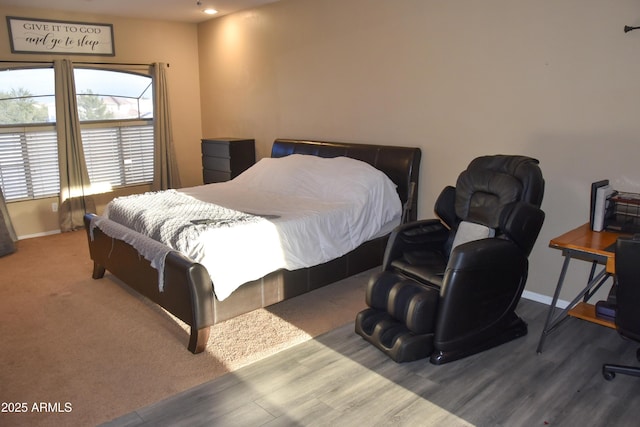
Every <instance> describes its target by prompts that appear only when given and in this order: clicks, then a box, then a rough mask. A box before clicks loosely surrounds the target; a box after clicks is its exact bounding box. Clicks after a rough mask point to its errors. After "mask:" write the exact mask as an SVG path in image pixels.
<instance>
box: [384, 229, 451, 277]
mask: <svg viewBox="0 0 640 427" xmlns="http://www.w3.org/2000/svg"><path fill="white" fill-rule="evenodd" d="M448 238H449V230H448V229H447V228H446V227H445V226H444V225H443V224H442V223H441V222H440V220H438V219H423V220H418V221H413V222H409V223H406V224H401V225H399V226H398V227H396V228H395V230H393V231H392V232H391V234H390V235H389V240H388V241H387V246H386V248H385V252H384V258H383V261H382V269H383V270H386V269H387V267H388V266H389V265H390V264H391V262H392V261H393V260H394V259H397V258H400V257H401V256H402V254H403V253H404V252H405V251H411V250H425V249H430V248H435V249H441V248H442V247H443V245H444V243H445V242H446V241H447V239H448Z"/></svg>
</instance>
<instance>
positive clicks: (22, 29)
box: [7, 16, 115, 56]
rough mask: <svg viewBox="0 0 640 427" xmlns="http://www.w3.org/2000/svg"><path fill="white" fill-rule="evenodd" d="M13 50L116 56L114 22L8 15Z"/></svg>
mask: <svg viewBox="0 0 640 427" xmlns="http://www.w3.org/2000/svg"><path fill="white" fill-rule="evenodd" d="M7 27H8V29H9V40H10V41H11V52H13V53H60V54H73V55H104V56H114V55H115V49H114V45H113V25H111V24H92V23H88V22H71V21H52V20H48V19H30V18H18V17H15V16H7Z"/></svg>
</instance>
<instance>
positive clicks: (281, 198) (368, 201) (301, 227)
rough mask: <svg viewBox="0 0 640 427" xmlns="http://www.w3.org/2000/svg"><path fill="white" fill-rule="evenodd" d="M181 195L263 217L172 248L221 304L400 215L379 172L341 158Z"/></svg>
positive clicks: (277, 162) (333, 254)
mask: <svg viewBox="0 0 640 427" xmlns="http://www.w3.org/2000/svg"><path fill="white" fill-rule="evenodd" d="M179 192H180V193H182V194H185V195H188V196H191V197H194V198H196V199H198V200H201V201H205V202H210V203H214V204H216V205H219V206H223V207H225V208H229V209H233V210H237V211H241V212H245V213H250V214H254V215H258V216H261V218H262V219H260V220H258V221H248V222H244V223H241V224H238V225H234V226H233V227H206V229H205V230H204V231H203V232H202V233H200V234H199V236H198V237H197V242H195V241H191V242H187V244H185V245H183V247H172V249H175V250H178V251H180V252H182V253H183V254H185V255H187V256H188V257H190V258H191V259H193V260H194V261H196V262H199V263H201V264H202V265H203V266H204V267H205V268H206V269H207V270H208V272H209V274H210V275H211V280H212V282H213V284H214V292H215V294H216V297H217V298H218V299H219V300H224V299H225V298H227V297H228V296H229V295H230V294H231V293H232V292H233V291H234V290H235V289H237V288H238V287H239V286H240V285H242V284H243V283H246V282H249V281H252V280H255V279H259V278H261V277H263V276H265V275H266V274H268V273H270V272H272V271H275V270H278V269H280V268H285V269H288V270H295V269H298V268H303V267H310V266H313V265H318V264H322V263H324V262H327V261H329V260H332V259H334V258H337V257H340V256H342V255H344V254H346V253H347V252H349V251H351V250H353V249H355V248H356V247H358V246H359V245H360V244H362V243H363V242H365V241H367V240H371V239H372V238H375V237H378V236H381V235H384V234H386V233H388V232H389V231H391V230H392V229H393V228H394V227H395V226H397V225H398V224H399V223H400V216H401V211H402V208H401V203H400V199H399V197H398V195H397V192H396V190H395V185H394V184H393V183H392V182H391V180H389V178H388V177H387V176H386V175H385V174H384V173H382V172H380V171H378V170H376V169H375V168H373V167H372V166H370V165H368V164H367V163H364V162H360V161H357V160H353V159H349V158H346V157H337V158H333V159H324V158H319V157H315V156H307V155H297V154H296V155H291V156H286V157H283V158H278V159H273V158H266V159H262V160H261V161H259V162H258V163H257V164H256V165H254V166H253V167H252V168H250V169H249V170H247V171H245V172H244V173H243V174H242V175H240V176H238V177H237V178H235V179H234V180H231V181H228V182H224V183H217V184H209V185H203V186H198V187H192V188H184V189H180V190H179ZM116 200H117V199H116ZM108 212H109V208H107V210H106V212H105V216H108ZM194 219H201V218H194ZM98 226H99V225H98ZM101 228H102V227H101ZM103 231H104V230H103ZM113 237H118V236H113ZM162 243H164V244H171V243H170V242H168V241H164V242H162ZM134 246H135V245H134Z"/></svg>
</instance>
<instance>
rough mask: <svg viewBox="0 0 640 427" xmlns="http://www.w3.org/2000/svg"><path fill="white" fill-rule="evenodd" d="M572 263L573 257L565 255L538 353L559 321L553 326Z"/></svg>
mask: <svg viewBox="0 0 640 427" xmlns="http://www.w3.org/2000/svg"><path fill="white" fill-rule="evenodd" d="M570 261H571V256H570V255H568V254H565V256H564V262H563V263H562V270H560V277H559V278H558V284H557V285H556V291H555V292H554V293H553V299H552V300H551V305H550V306H549V313H548V314H547V320H546V322H544V328H543V329H542V334H541V335H540V341H539V342H538V350H537V352H538V353H542V347H543V346H544V341H545V339H546V338H547V334H548V333H549V332H551V329H553V327H555V323H556V322H557V320H554V321H553V323H554V325H553V326H551V327H550V325H551V323H552V322H551V318H552V317H553V312H554V311H555V308H556V303H557V302H558V297H559V296H560V291H561V290H562V285H563V284H564V277H565V276H566V274H567V268H568V267H569V262H570Z"/></svg>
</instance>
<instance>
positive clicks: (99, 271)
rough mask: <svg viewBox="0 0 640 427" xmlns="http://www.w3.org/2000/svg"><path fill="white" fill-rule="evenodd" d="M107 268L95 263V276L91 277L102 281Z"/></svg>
mask: <svg viewBox="0 0 640 427" xmlns="http://www.w3.org/2000/svg"><path fill="white" fill-rule="evenodd" d="M104 272H105V268H104V267H103V266H101V265H100V264H98V263H97V262H94V263H93V274H92V275H91V277H93V278H94V279H102V278H103V277H104Z"/></svg>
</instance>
